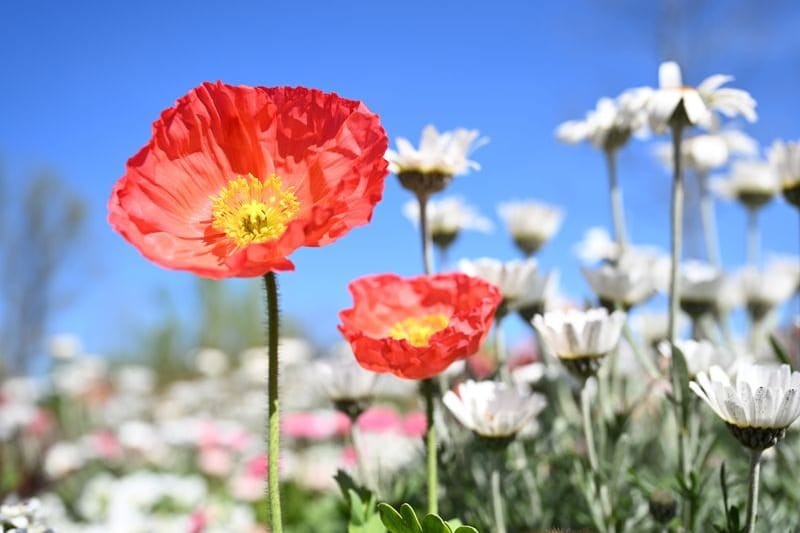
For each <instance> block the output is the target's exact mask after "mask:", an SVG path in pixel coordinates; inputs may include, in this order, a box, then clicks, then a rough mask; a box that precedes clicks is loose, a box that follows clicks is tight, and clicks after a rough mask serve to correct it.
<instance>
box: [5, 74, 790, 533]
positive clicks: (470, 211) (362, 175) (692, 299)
mask: <svg viewBox="0 0 800 533" xmlns="http://www.w3.org/2000/svg"><path fill="white" fill-rule="evenodd" d="M730 82H732V78H731V77H729V76H725V75H713V76H710V77H708V78H706V79H705V80H704V81H702V82H701V83H699V84H698V85H697V86H696V87H695V86H692V85H688V84H686V83H685V82H684V81H683V79H682V73H681V70H680V67H679V66H678V65H677V63H674V62H665V63H663V64H662V65H661V67H660V69H659V84H658V86H657V87H652V88H651V87H645V86H642V87H636V88H633V89H629V90H626V91H623V92H622V93H620V94H619V95H618V96H617V97H615V98H603V99H601V100H599V101H598V104H597V107H596V108H595V109H593V110H591V111H589V112H588V113H587V115H586V116H585V118H584V119H580V120H571V121H567V122H565V123H563V124H562V125H561V126H558V127H557V128H554V129H555V135H556V138H557V139H558V140H560V141H562V142H565V143H568V144H578V143H584V142H586V144H588V145H589V146H590V147H591V148H592V149H595V150H597V151H599V152H600V153H601V154H602V156H603V158H604V159H605V163H606V170H607V174H608V198H603V199H602V205H603V206H604V207H603V208H602V209H600V208H598V210H597V211H598V214H597V219H598V220H597V224H598V227H592V228H586V230H587V231H586V236H585V238H584V239H583V240H582V241H581V242H578V243H576V244H575V247H574V251H575V254H574V255H575V257H565V258H563V262H561V263H560V264H559V269H560V270H567V269H580V270H581V272H582V273H583V275H584V277H585V279H586V281H587V283H588V286H589V287H591V290H592V293H593V294H592V295H591V297H590V298H588V299H586V300H581V299H579V298H576V297H575V296H574V295H570V294H566V293H565V291H564V290H563V287H560V286H559V269H552V270H546V269H545V268H543V267H542V266H541V265H540V264H539V262H538V261H537V254H538V253H539V252H540V251H541V250H542V249H543V248H545V247H546V246H547V245H548V243H549V242H550V241H552V240H553V239H557V238H558V232H559V229H560V226H561V224H562V221H563V220H564V217H566V216H569V208H570V206H552V205H548V204H547V203H545V202H542V201H540V200H538V199H535V198H531V199H526V200H509V201H508V202H506V203H503V204H501V205H499V206H497V215H498V217H497V219H498V221H497V222H495V221H494V220H493V217H490V216H488V215H486V214H482V213H480V212H479V210H478V208H476V207H474V206H473V204H472V202H471V200H472V199H469V198H461V197H455V196H449V195H448V193H447V189H448V187H449V186H450V185H451V184H452V182H453V180H458V179H469V178H468V177H462V176H463V175H465V174H469V173H471V172H477V171H479V170H480V164H479V160H480V151H479V149H480V147H481V146H482V145H484V144H486V142H488V139H486V138H485V137H482V136H481V135H480V133H479V132H478V131H477V130H468V129H456V130H453V131H441V132H440V131H439V130H437V129H436V128H435V127H434V126H432V125H429V126H426V127H424V129H423V130H422V135H421V140H420V142H419V144H418V145H416V146H415V145H414V144H413V143H412V142H411V141H409V140H407V139H404V138H402V137H400V138H397V139H395V141H394V145H393V146H394V148H392V147H390V143H389V138H388V136H387V134H386V132H385V131H384V129H383V127H382V126H381V124H380V118H379V117H378V115H376V114H374V113H372V112H371V111H370V110H369V109H368V108H367V106H366V105H365V104H364V103H363V102H361V101H358V100H348V99H345V98H342V97H339V96H338V95H336V94H333V93H325V92H322V91H320V90H316V89H306V88H302V87H299V88H289V87H279V88H267V87H249V86H233V85H227V84H224V83H222V82H218V83H216V84H213V83H204V84H202V85H200V86H199V87H197V88H195V89H193V90H192V91H190V92H189V93H188V94H187V95H185V96H183V97H181V98H180V99H179V100H178V101H177V102H176V104H175V105H174V106H173V107H172V108H169V109H167V110H166V111H165V112H164V113H163V114H162V115H161V118H159V119H158V120H157V121H156V122H155V124H154V127H153V138H152V139H151V140H150V141H149V142H148V144H146V145H145V146H144V147H143V148H142V149H141V151H140V152H139V153H138V154H137V155H135V156H134V157H133V158H131V159H130V160H129V161H128V164H127V166H126V172H125V175H124V176H123V177H122V178H121V179H120V180H119V181H118V182H117V184H116V185H115V187H114V189H113V191H112V192H111V200H110V201H109V205H108V209H109V222H110V224H111V226H112V227H113V228H114V229H115V230H116V231H117V232H118V233H119V234H120V235H121V236H122V237H123V238H124V239H125V240H126V241H127V242H128V243H130V244H131V245H132V246H134V247H135V248H136V249H137V250H138V251H139V252H141V254H142V255H143V256H144V257H145V258H147V259H149V260H151V261H153V262H155V263H156V264H158V265H159V266H162V267H165V268H169V269H174V270H183V271H188V272H192V273H193V274H197V275H199V276H201V277H205V278H211V279H224V278H232V277H250V278H258V277H262V278H263V282H264V288H265V292H264V294H265V296H266V298H265V299H266V308H265V310H263V311H261V310H259V311H258V312H259V320H260V317H261V316H266V319H267V320H266V322H267V327H266V331H265V341H266V343H265V344H264V345H263V346H262V345H254V346H250V347H246V348H245V349H243V350H238V351H236V352H232V351H231V352H226V351H223V350H222V349H220V348H219V347H213V346H197V347H195V348H194V349H193V350H192V351H191V352H190V353H188V354H168V355H170V356H171V357H173V358H174V359H176V360H179V361H181V364H180V365H178V366H177V367H174V368H172V369H171V371H170V372H169V373H167V372H163V370H164V369H163V367H159V366H157V365H155V364H148V361H149V362H152V359H151V360H148V359H147V358H146V354H143V355H142V356H141V357H140V358H138V359H137V358H133V359H132V360H111V359H108V358H103V357H99V356H93V355H91V354H88V353H85V351H84V350H83V348H82V347H81V341H80V339H78V338H75V337H73V336H70V335H62V336H58V337H54V338H52V339H51V340H50V344H49V353H50V356H51V361H50V362H49V365H48V367H47V369H46V370H45V371H42V372H39V373H34V374H29V375H16V376H11V375H9V376H7V377H4V378H3V381H2V383H0V460H2V475H0V500H2V501H3V502H5V503H4V504H3V506H2V507H0V532H3V533H5V532H9V533H10V532H15V533H22V532H28V533H45V532H48V531H53V532H58V533H71V532H90V533H94V532H98V533H99V532H114V533H151V532H156V533H173V532H174V533H257V532H261V533H266V532H270V533H280V532H282V531H283V530H284V529H285V530H286V531H287V532H297V533H304V532H309V533H310V532H316V533H326V532H331V533H334V532H335V533H339V532H343V531H347V532H348V533H385V532H386V531H389V533H475V532H477V531H482V532H494V533H533V532H544V531H600V532H603V533H606V532H609V533H610V532H614V533H623V532H650V531H652V532H663V531H670V532H684V531H690V532H699V533H700V532H702V533H705V532H712V531H715V532H726V533H741V532H743V531H746V532H748V533H752V532H754V531H770V532H772V531H776V532H777V531H780V532H784V531H786V532H792V531H800V511H798V509H800V486H798V484H797V482H796V480H797V475H798V460H800V437H798V431H797V427H796V426H797V423H796V421H797V419H798V417H800V371H798V369H799V368H800V315H799V314H798V310H797V302H798V289H800V262H799V261H798V257H797V256H785V255H774V254H770V253H769V250H768V249H762V248H766V247H765V246H763V245H762V234H761V230H760V226H759V214H760V212H761V211H760V210H761V209H762V208H763V207H764V206H765V205H766V204H767V203H768V202H773V201H774V202H782V203H783V205H782V206H781V208H782V209H783V211H784V213H783V215H784V216H785V220H786V224H787V225H789V224H797V221H798V209H800V201H799V200H798V188H800V144H798V142H797V141H794V142H793V141H789V142H785V141H782V140H776V141H775V142H774V143H772V144H771V145H770V146H769V147H768V148H760V147H759V146H758V145H757V143H756V142H755V141H754V140H753V139H751V138H750V137H748V136H747V135H746V133H745V132H744V131H743V130H742V129H741V128H740V126H741V123H739V122H733V121H732V120H733V119H735V118H736V117H741V118H743V119H744V120H746V121H747V122H753V121H755V120H756V119H757V114H756V101H755V99H754V98H753V96H751V95H750V94H749V93H748V92H746V91H745V90H743V89H739V88H731V87H730V86H729V85H728V84H729V83H730ZM554 126H555V125H554ZM635 142H637V143H638V142H652V143H653V157H655V158H658V159H659V160H660V161H661V162H662V163H663V165H664V166H665V168H666V170H667V172H668V173H669V174H671V176H672V178H671V179H672V184H673V187H672V197H671V200H670V204H669V206H667V205H664V206H663V208H664V210H665V211H667V210H668V209H669V211H670V220H671V230H670V234H671V239H670V243H671V249H670V250H669V251H665V250H661V249H659V248H658V247H656V246H651V245H649V244H647V243H636V242H632V240H631V237H630V232H629V228H630V227H632V226H633V225H636V224H646V223H647V222H648V221H647V220H628V217H627V216H626V211H625V207H624V201H623V194H622V192H623V186H622V182H621V180H620V179H619V175H624V169H620V168H618V163H619V161H618V155H619V152H620V151H621V150H624V149H625V148H626V146H627V145H628V143H635ZM576 149H578V148H576ZM390 172H391V173H392V174H394V175H395V176H396V178H397V180H398V181H399V183H400V184H401V185H402V187H403V188H404V189H406V190H407V192H408V193H409V198H410V202H409V203H408V204H406V205H404V206H402V205H396V206H385V205H382V204H380V203H379V202H380V201H381V198H382V191H383V186H384V183H385V180H386V179H395V177H390V178H387V176H388V175H389V173H390ZM712 172H713V173H714V176H713V177H712ZM718 173H720V174H724V175H725V177H724V178H720V177H719V176H718ZM689 180H692V183H695V184H696V185H697V190H698V191H699V198H698V201H697V202H696V203H693V204H691V205H684V188H685V186H686V183H687V182H688V181H689ZM509 196H513V191H509ZM719 199H721V200H723V201H731V202H736V203H737V204H738V205H739V206H740V207H741V209H742V216H743V217H744V218H746V219H747V231H746V233H745V234H743V235H742V236H741V246H742V247H743V248H745V249H746V258H747V264H746V265H742V266H741V267H739V268H735V269H732V268H729V267H728V265H725V264H723V262H722V261H721V251H720V243H719V242H718V236H717V234H718V231H717V228H716V220H715V202H717V201H718V200H719ZM476 203H477V202H476ZM600 203H601V202H599V201H598V204H600ZM377 205H382V208H385V209H396V210H397V211H401V210H402V212H403V213H404V214H405V215H406V217H407V218H408V219H409V221H410V224H409V225H408V231H409V232H415V233H417V234H418V235H419V247H418V248H416V249H414V250H409V253H410V254H411V253H415V254H419V256H420V272H421V274H420V275H418V276H413V277H403V276H400V275H397V274H394V273H392V272H391V270H392V268H391V265H386V272H387V273H384V274H375V275H370V276H365V277H361V278H358V279H355V280H353V281H352V282H351V283H350V284H349V290H350V293H351V295H352V306H351V307H350V308H347V309H344V310H342V311H341V312H340V314H339V320H340V324H339V331H340V332H341V334H342V337H343V340H342V341H341V343H339V344H336V345H333V346H322V347H320V346H315V345H314V344H312V342H311V341H310V340H309V339H306V338H303V337H302V336H292V335H289V334H288V333H286V332H282V330H281V329H280V327H281V326H280V325H279V324H280V323H281V321H280V320H279V317H278V315H279V305H278V290H277V280H278V279H280V277H282V276H290V275H302V273H291V272H290V271H291V270H293V268H294V266H293V263H292V260H291V258H290V257H291V255H292V254H293V253H294V252H295V251H296V250H297V249H299V248H301V247H312V248H320V250H316V251H315V253H318V254H319V256H320V257H324V253H325V249H324V248H325V247H327V246H336V241H337V240H338V239H339V238H342V237H343V236H344V235H345V234H346V233H348V232H349V231H350V230H352V229H354V228H356V227H358V226H362V225H366V224H367V223H369V222H370V219H371V216H372V211H373V209H374V208H376V206H377ZM605 206H608V207H605ZM685 209H697V210H698V212H699V216H698V218H699V220H701V222H702V224H701V233H702V237H701V240H702V242H703V253H702V254H699V256H697V257H695V256H689V255H688V254H686V253H685V252H684V250H683V238H684V234H685V233H686V231H684V228H683V220H684V210H685ZM606 211H608V215H605V214H604V213H605V212H606ZM606 218H607V219H608V220H609V224H605V223H604V220H605V219H606ZM606 225H607V226H609V227H611V228H612V232H611V233H609V232H608V231H606V230H605V229H604V227H605V226H606ZM495 226H497V227H498V228H499V229H496V231H497V232H498V234H499V235H503V237H502V238H507V239H509V240H510V241H512V242H513V243H514V245H515V247H516V249H517V251H518V253H519V257H518V258H514V259H512V260H501V259H498V258H490V257H482V258H472V259H461V260H459V261H454V260H453V258H451V257H450V251H451V246H452V245H453V243H454V242H455V241H456V240H457V239H467V238H469V231H479V232H489V231H493V230H495ZM323 260H324V259H323ZM278 274H279V275H278ZM262 313H263V315H262ZM212 322H213V321H212ZM512 324H513V325H512ZM510 330H513V331H517V332H519V331H520V330H521V331H522V333H521V334H520V333H517V334H516V335H514V336H513V337H512V336H507V333H508V332H509V331H510ZM259 344H260V343H259Z"/></svg>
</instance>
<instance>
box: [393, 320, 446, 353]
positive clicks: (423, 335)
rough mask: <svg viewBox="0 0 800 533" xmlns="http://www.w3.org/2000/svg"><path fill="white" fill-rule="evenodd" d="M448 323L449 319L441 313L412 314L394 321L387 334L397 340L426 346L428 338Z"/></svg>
mask: <svg viewBox="0 0 800 533" xmlns="http://www.w3.org/2000/svg"><path fill="white" fill-rule="evenodd" d="M449 323H450V319H449V318H447V316H445V315H443V314H442V313H436V314H433V315H423V316H421V317H415V316H412V317H409V318H406V319H403V320H401V321H400V322H397V323H395V325H394V326H392V328H391V329H390V330H389V336H390V337H391V338H393V339H395V340H398V341H399V340H405V341H408V343H409V344H410V345H411V346H427V345H428V341H429V340H430V338H431V337H432V336H433V335H434V334H435V333H439V332H440V331H442V330H443V329H444V328H446V327H447V325H448V324H449Z"/></svg>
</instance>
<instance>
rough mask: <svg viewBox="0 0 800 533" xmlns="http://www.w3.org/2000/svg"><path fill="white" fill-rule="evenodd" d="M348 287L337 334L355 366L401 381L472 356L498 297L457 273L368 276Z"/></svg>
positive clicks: (482, 284) (480, 283) (489, 287)
mask: <svg viewBox="0 0 800 533" xmlns="http://www.w3.org/2000/svg"><path fill="white" fill-rule="evenodd" d="M349 289H350V293H351V294H352V295H353V307H352V308H351V309H346V310H344V311H341V312H340V313H339V319H340V320H341V322H342V323H341V324H340V325H339V331H341V332H342V335H344V337H345V338H346V339H347V341H348V342H349V343H350V346H351V347H352V349H353V353H354V354H355V356H356V359H357V360H358V363H359V364H360V365H361V366H362V367H364V368H366V369H367V370H371V371H373V372H382V373H385V372H389V373H391V374H394V375H395V376H398V377H401V378H406V379H426V378H430V377H432V376H435V375H437V374H439V373H440V372H442V371H443V370H445V369H446V368H447V367H448V366H450V364H451V363H453V361H456V360H458V359H463V358H465V357H469V356H470V355H472V354H474V353H475V352H477V351H478V349H479V348H480V346H481V343H482V342H483V340H484V339H485V338H486V335H487V334H488V333H489V329H490V328H491V327H492V320H493V319H494V313H495V310H496V309H497V306H498V305H499V304H500V301H501V299H502V297H501V295H500V291H499V290H498V289H497V288H496V287H495V286H494V285H490V284H489V283H487V282H485V281H483V280H482V279H478V278H473V277H470V276H467V275H465V274H459V273H450V274H438V275H433V276H418V277H415V278H408V279H407V278H401V277H400V276H397V275H394V274H381V275H377V276H367V277H363V278H359V279H357V280H355V281H353V282H352V283H350V286H349Z"/></svg>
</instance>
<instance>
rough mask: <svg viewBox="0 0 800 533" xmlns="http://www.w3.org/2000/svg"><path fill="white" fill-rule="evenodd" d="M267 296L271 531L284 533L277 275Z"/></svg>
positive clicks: (268, 283) (268, 280)
mask: <svg viewBox="0 0 800 533" xmlns="http://www.w3.org/2000/svg"><path fill="white" fill-rule="evenodd" d="M264 292H265V293H266V296H267V328H268V329H267V344H268V347H269V356H268V357H269V361H268V363H269V366H268V369H267V401H268V415H269V419H268V433H269V442H268V455H267V457H268V459H269V472H268V489H267V495H268V497H269V511H270V527H271V528H272V532H273V533H282V532H283V519H282V518H281V489H280V479H279V472H278V459H279V453H280V428H281V426H280V418H279V416H280V415H279V409H278V322H279V321H278V284H277V281H276V279H275V273H274V272H267V273H266V274H264Z"/></svg>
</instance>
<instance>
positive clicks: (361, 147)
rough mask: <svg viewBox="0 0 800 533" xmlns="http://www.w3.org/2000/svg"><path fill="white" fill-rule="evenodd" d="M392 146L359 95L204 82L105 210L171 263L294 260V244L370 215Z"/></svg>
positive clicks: (132, 165) (254, 269)
mask: <svg viewBox="0 0 800 533" xmlns="http://www.w3.org/2000/svg"><path fill="white" fill-rule="evenodd" d="M387 147H388V139H387V137H386V133H385V132H384V130H383V128H382V127H381V125H380V121H379V119H378V116H377V115H375V114H373V113H371V112H370V111H369V110H368V109H367V108H366V107H365V106H364V104H362V103H361V102H357V101H354V100H346V99H344V98H340V97H339V96H337V95H335V94H331V93H324V92H321V91H318V90H315V89H306V88H302V87H298V88H290V87H277V88H267V87H246V86H231V85H225V84H223V83H216V84H213V83H204V84H202V85H201V86H199V87H197V88H195V89H193V90H192V91H190V92H189V94H187V95H186V96H184V97H183V98H181V99H179V100H178V102H177V103H176V104H175V106H174V107H171V108H169V109H167V110H166V111H164V112H163V113H162V114H161V118H160V119H159V120H157V121H156V122H155V123H154V124H153V137H152V139H151V140H150V142H149V143H147V145H145V147H144V148H142V149H141V150H140V151H139V153H137V154H136V155H135V156H133V157H132V158H131V159H130V160H129V161H128V164H127V167H126V171H125V175H124V176H123V177H122V178H121V179H120V180H119V181H118V182H117V184H116V185H115V187H114V190H113V192H112V194H111V200H110V201H109V203H108V210H109V215H108V219H109V222H110V223H111V225H112V226H113V227H114V229H116V230H117V231H118V232H119V233H121V234H122V236H123V237H125V239H127V240H128V241H129V242H130V243H131V244H133V245H134V246H135V247H136V248H138V249H139V251H140V252H141V253H142V254H143V255H144V256H145V257H147V258H148V259H150V260H152V261H154V262H155V263H158V264H159V265H161V266H164V267H167V268H174V269H180V270H188V271H191V272H194V273H196V274H199V275H202V276H206V277H210V278H226V277H235V276H236V277H241V276H259V275H262V274H265V273H267V272H270V271H278V270H291V269H292V268H294V267H293V265H292V263H291V261H289V259H288V256H289V254H291V253H292V251H294V250H296V249H297V248H299V247H301V246H322V245H325V244H328V243H330V242H332V241H334V240H336V239H337V238H339V237H341V236H342V235H344V234H345V233H347V232H348V231H349V230H350V229H351V228H353V227H355V226H360V225H363V224H366V223H367V222H369V220H370V218H371V216H372V210H373V207H374V206H375V204H376V203H377V202H378V201H379V200H380V199H381V196H382V194H383V185H384V179H385V177H386V174H387V162H386V160H385V159H384V157H383V156H384V154H385V152H386V149H387Z"/></svg>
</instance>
